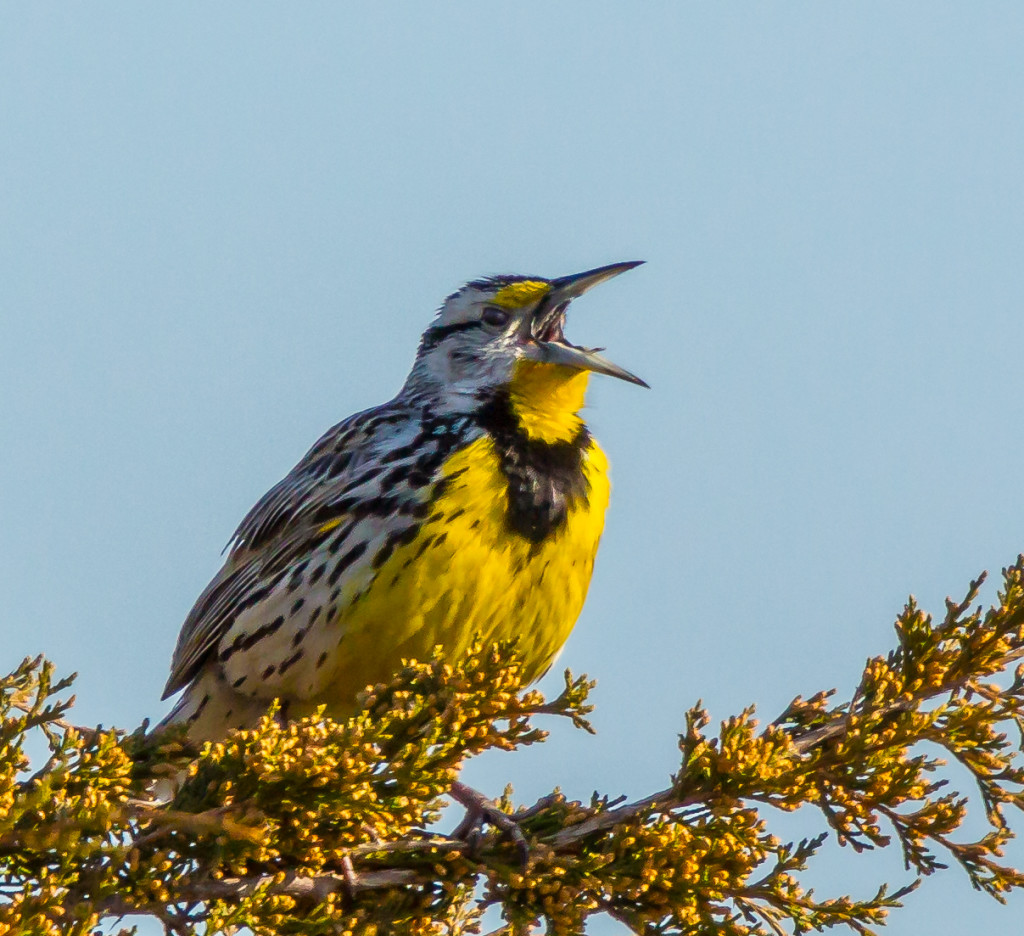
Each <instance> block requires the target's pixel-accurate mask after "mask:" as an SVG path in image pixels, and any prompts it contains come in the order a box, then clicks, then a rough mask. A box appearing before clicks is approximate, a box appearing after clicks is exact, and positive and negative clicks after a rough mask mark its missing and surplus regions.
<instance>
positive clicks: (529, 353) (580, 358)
mask: <svg viewBox="0 0 1024 936" xmlns="http://www.w3.org/2000/svg"><path fill="white" fill-rule="evenodd" d="M524 357H526V358H529V359H530V360H532V361H540V362H541V363H543V364H561V365H562V366H563V367H574V368H575V369H576V370H588V371H593V372H594V373H595V374H607V375H608V376H609V377H618V378H619V379H620V380H628V381H629V382H630V383H635V384H639V385H640V386H641V387H648V388H650V384H648V383H647V382H646V381H644V380H641V379H640V378H639V377H637V376H636V374H631V373H630V372H629V371H628V370H626V369H625V368H624V367H619V365H618V364H613V363H612V362H611V361H609V360H608V359H607V358H605V357H602V356H601V355H600V354H598V353H597V350H596V349H590V348H577V347H576V345H571V344H568V343H563V342H561V341H534V342H532V343H531V344H530V345H529V346H528V347H527V348H526V353H525V354H524Z"/></svg>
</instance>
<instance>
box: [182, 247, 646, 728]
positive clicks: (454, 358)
mask: <svg viewBox="0 0 1024 936" xmlns="http://www.w3.org/2000/svg"><path fill="white" fill-rule="evenodd" d="M638 263H639V261H636V262H629V263H615V264H611V265H609V266H605V267H600V268H599V269H595V270H589V271H587V272H585V273H580V274H577V275H574V276H566V277H561V278H559V279H552V280H548V279H543V278H541V277H534V276H529V277H527V276H496V277H491V278H488V279H482V280H476V281H473V282H471V283H468V284H467V285H465V286H463V287H462V288H461V289H460V290H458V291H457V292H455V293H453V294H452V295H451V296H449V297H448V298H447V299H446V300H445V302H444V304H443V306H442V307H441V310H440V311H439V313H438V314H437V317H436V319H435V320H434V321H433V323H432V324H431V325H430V327H429V328H428V329H427V330H426V331H425V332H424V334H423V337H422V339H421V341H420V345H419V351H418V353H417V355H416V361H415V363H414V364H413V367H412V371H411V373H410V374H409V377H408V379H407V380H406V382H405V386H404V387H403V388H402V390H401V392H400V393H399V394H398V396H396V397H395V398H394V399H393V400H392V401H391V402H390V403H385V404H384V405H383V406H379V407H376V408H374V409H369V410H366V411H365V412H362V413H357V414H356V415H354V416H351V417H350V418H349V419H346V420H345V421H344V422H342V423H339V424H338V425H337V426H335V427H334V428H333V429H330V430H329V431H328V432H327V433H326V434H325V435H324V436H323V437H322V438H321V439H320V440H319V441H318V442H317V443H316V444H315V445H314V446H313V448H311V449H310V450H309V452H308V453H307V454H306V455H305V457H304V458H303V459H302V460H301V461H300V462H299V463H298V464H297V465H296V466H295V467H294V468H293V469H292V470H291V472H289V474H288V475H287V476H286V477H285V478H284V479H283V480H282V481H281V482H279V483H278V484H277V485H275V486H274V487H273V488H271V489H270V491H268V492H267V494H266V495H265V496H264V497H263V498H262V499H261V500H260V501H259V503H257V504H256V506H255V507H253V509H252V510H251V511H250V512H249V514H248V515H247V516H246V517H245V519H244V520H243V521H242V523H241V525H240V526H239V527H238V529H237V530H236V531H235V534H234V537H233V538H232V540H231V543H230V552H229V555H228V558H227V561H226V562H225V564H224V567H223V568H222V569H221V570H220V572H218V573H217V575H216V576H215V577H214V579H213V581H212V582H210V584H209V585H208V586H207V588H206V590H205V591H204V592H203V593H202V594H201V595H200V596H199V599H198V600H197V601H196V603H195V606H194V607H193V608H192V610H191V612H190V613H189V615H188V617H187V619H186V620H185V623H184V625H183V626H182V629H181V634H180V635H179V637H178V644H177V647H176V649H175V652H174V658H173V661H172V664H171V675H170V678H169V679H168V681H167V687H166V690H165V692H164V698H167V697H168V696H170V695H172V694H173V693H175V692H178V691H179V690H182V689H183V690H184V693H183V695H182V697H181V699H180V700H179V701H178V703H177V704H176V705H175V707H174V709H173V710H172V711H171V713H170V714H169V715H168V716H167V718H166V719H165V721H164V724H180V723H185V724H186V725H187V726H188V734H189V736H190V737H192V738H194V739H196V740H205V739H216V738H220V737H223V736H224V734H225V733H226V732H227V731H228V730H229V729H231V728H237V727H249V726H251V725H253V724H254V723H255V722H256V720H257V719H258V718H259V717H260V716H261V715H262V714H264V712H265V711H266V709H267V707H268V706H269V704H270V703H271V701H272V700H274V699H279V700H280V704H281V709H282V714H283V715H284V716H285V717H289V716H291V717H297V716H301V715H303V714H307V713H308V712H310V711H312V710H313V709H315V708H316V707H317V706H318V705H326V706H327V711H328V712H329V713H330V714H335V715H343V714H346V713H348V712H351V711H352V710H353V708H354V706H355V702H356V696H357V694H358V693H359V692H360V691H361V690H362V689H363V688H365V687H366V686H367V685H369V684H372V683H376V682H380V681H383V680H385V679H387V678H388V677H389V676H391V675H392V674H393V673H394V672H395V671H396V670H397V669H398V668H399V666H400V663H401V660H402V659H403V658H417V659H421V660H423V659H427V658H429V656H430V654H431V653H432V651H433V648H434V647H435V646H436V645H441V646H443V647H444V649H445V651H446V652H447V653H448V654H450V655H451V657H452V658H453V659H457V658H458V656H459V655H460V654H461V653H463V652H464V651H465V650H466V648H467V647H468V645H469V644H470V643H471V642H472V640H473V638H474V636H475V635H478V634H479V635H480V636H482V637H483V638H484V639H486V640H488V641H496V640H505V639H511V638H514V637H517V638H519V648H520V652H521V653H522V655H523V658H524V663H525V667H526V676H527V678H528V679H535V678H538V677H539V676H541V675H542V674H543V673H544V672H545V670H546V669H547V668H548V667H549V666H550V665H551V663H552V661H553V660H554V658H555V656H556V654H557V653H558V651H559V649H560V648H561V646H562V644H563V643H564V642H565V640H566V638H567V637H568V636H569V632H570V631H571V630H572V627H573V625H574V624H575V622H576V618H577V617H578V615H579V613H580V610H581V608H582V607H583V600H584V597H585V596H586V592H587V587H588V585H589V583H590V577H591V571H592V569H593V564H594V556H595V553H596V552H597V546H598V541H599V539H600V537H601V531H602V528H603V525H604V514H605V508H606V507H607V504H608V493H609V484H608V463H607V460H606V458H605V456H604V453H603V452H602V451H601V449H600V448H599V447H598V445H597V443H596V442H595V441H594V439H593V438H592V437H591V435H590V433H589V432H588V430H587V427H586V425H585V424H584V422H583V420H582V418H581V417H580V415H579V414H580V410H581V408H582V407H583V403H584V393H585V390H586V386H587V378H588V376H589V374H590V372H596V373H599V374H608V375H611V376H613V377H620V378H622V379H624V380H628V381H631V382H633V383H636V384H641V385H642V386H646V384H644V382H643V381H642V380H640V379H639V378H638V377H635V376H634V375H633V374H631V373H629V372H628V371H626V370H623V369H622V368H621V367H618V366H617V365H615V364H612V363H611V362H610V361H608V360H606V359H605V358H603V357H601V356H600V355H599V354H598V353H597V350H594V349H589V348H582V347H578V346H576V345H573V344H570V343H569V342H568V341H567V340H566V338H565V337H564V335H563V333H562V328H563V325H564V323H565V314H566V308H567V306H568V304H569V302H570V301H571V300H573V299H575V298H577V297H578V296H580V295H582V294H583V293H584V292H586V291H587V290H588V289H590V288H591V287H592V286H595V285H597V284H598V283H601V282H604V281H605V280H607V279H610V278H611V277H613V276H617V275H618V274H620V273H623V272H625V271H626V270H629V269H631V268H633V267H635V266H637V265H638ZM598 350H600V349H598Z"/></svg>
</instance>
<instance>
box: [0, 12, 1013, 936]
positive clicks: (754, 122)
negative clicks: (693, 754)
mask: <svg viewBox="0 0 1024 936" xmlns="http://www.w3.org/2000/svg"><path fill="white" fill-rule="evenodd" d="M1022 49H1024V7H1022V6H1021V5H1020V4H1019V3H996V2H993V3H986V4H967V3H961V4H951V3H941V2H927V3H925V2H921V3H900V4H890V3H880V2H876V3H868V2H865V3H858V4H823V3H786V4H757V5H752V4H742V5H741V4H684V3H648V4H643V5H641V4H625V3H620V4H608V3H600V2H588V3H561V4H547V3H525V2H523V3H518V4H515V5H507V6H504V7H499V6H497V5H491V4H476V3H462V4H458V3H449V4H445V5H437V6H433V5H431V7H430V8H428V7H427V6H426V5H421V4H411V3H395V4H388V5H386V6H377V5H363V6H357V5H355V4H345V5H342V4H323V3H321V4H317V3H305V4H301V5H288V6H283V5H271V4H250V3H245V4H242V3H233V4H232V3H222V4H216V5H211V4H196V3H193V4H187V3H181V4H175V5H173V7H172V6H164V7H160V8H157V7H154V6H152V5H145V6H140V5H137V4H126V3H125V4H116V3H108V4H103V5H95V4H93V5H56V4H34V5H28V4H6V5H4V6H3V7H0V218H2V223H0V361H2V363H0V400H2V406H0V440H2V443H0V444H2V454H0V517H2V520H0V556H2V562H0V633H2V636H3V643H2V647H3V649H2V660H0V662H2V664H3V667H4V668H11V667H13V666H14V665H15V664H16V663H17V661H18V660H20V659H21V657H22V656H23V655H26V654H36V653H38V652H45V653H46V654H47V655H48V656H50V657H51V658H52V659H54V660H55V661H56V662H57V663H58V664H59V665H60V666H61V667H62V668H63V669H64V670H71V669H77V670H78V671H79V673H80V676H79V680H78V684H77V688H78V693H79V698H80V703H79V707H78V710H77V714H78V718H79V719H80V720H82V721H84V722H90V723H94V722H100V721H102V722H103V723H106V724H111V723H113V724H118V725H122V726H126V727H132V726H134V725H136V724H137V723H138V722H139V721H140V720H141V719H142V718H143V717H144V716H151V717H152V716H159V715H161V714H162V713H163V712H164V711H165V710H166V705H165V704H162V703H160V702H159V697H160V692H161V689H162V687H163V683H164V680H165V678H166V675H167V668H168V661H169V658H170V654H171V651H172V648H173V646H174V642H175V638H176V635H177V632H178V628H179V626H180V623H181V621H182V619H183V618H184V616H185V614H186V612H187V611H188V609H189V607H190V606H191V604H192V602H193V600H194V599H195V597H196V595H197V594H198V593H199V591H200V590H201V589H202V588H203V586H204V585H205V584H206V582H207V581H208V579H209V578H210V576H211V575H212V574H213V573H214V572H215V570H216V569H217V568H218V566H219V564H220V550H221V547H222V546H223V545H224V543H225V542H226V540H227V539H228V537H229V536H230V534H231V532H232V530H233V529H234V527H235V525H236V523H237V522H238V521H239V519H240V518H241V517H242V515H243V514H244V513H245V511H246V510H247V509H248V508H249V506H250V505H251V504H252V503H253V502H254V501H255V500H256V499H257V498H258V497H259V496H260V495H261V494H262V493H263V492H264V491H265V490H266V489H267V488H268V487H269V486H270V485H272V484H273V483H274V482H275V481H277V480H278V478H279V477H281V476H282V475H283V474H284V473H285V472H286V471H287V470H288V469H289V468H290V467H291V465H292V464H293V463H294V462H295V461H296V460H297V459H298V458H299V457H300V456H301V455H302V453H303V452H304V451H305V450H306V448H307V447H308V446H309V445H310V444H311V443H312V442H313V441H314V440H315V439H316V438H317V436H318V435H319V434H320V433H321V432H322V431H323V430H324V429H325V428H327V427H328V426H330V425H332V424H333V423H335V422H336V421H338V420H339V419H341V418H342V417H344V416H347V415H348V414H350V413H352V412H354V411H355V410H357V409H361V408H363V407H366V406H371V405H374V404H376V403H379V402H383V401H384V400H386V399H388V398H390V397H391V396H392V395H393V394H394V392H395V391H396V390H397V389H398V387H399V386H400V385H401V383H402V381H403V379H404V377H405V374H406V371H407V369H408V366H409V364H410V362H411V360H412V355H413V352H414V349H415V346H416V341H417V338H418V336H419V334H420V332H421V331H422V330H423V328H424V327H425V326H426V325H427V323H428V321H429V319H430V317H431V315H432V313H433V310H434V309H435V308H436V307H437V305H438V303H439V302H440V300H441V299H442V298H443V297H444V296H445V295H446V294H447V293H449V292H451V291H452V290H453V289H454V288H455V287H457V286H458V285H459V284H460V283H461V282H462V281H464V280H466V279H469V278H472V277H475V276H478V275H480V274H486V273H497V272H521V273H539V274H542V275H548V276H556V275H560V274H566V273H572V272H576V271H579V270H582V269H586V268H588V267H592V266H596V265H599V264H604V263H609V262H612V261H617V260H630V259H634V258H643V259H646V260H647V261H648V264H647V265H646V266H644V267H642V268H640V269H639V270H636V271H634V272H631V273H629V274H627V275H625V276H623V277H622V278H621V279H618V280H616V281H615V282H614V283H611V284H608V285H606V286H604V287H602V288H601V289H599V290H596V291H595V292H593V293H591V294H590V295H588V296H587V297H586V299H584V300H582V301H581V302H579V303H577V305H576V306H575V307H574V309H573V311H572V315H571V318H570V328H569V334H570V337H571V338H573V339H574V340H576V341H577V342H586V343H591V344H600V345H604V346H607V348H608V349H609V352H608V353H609V356H610V357H612V358H613V359H614V360H615V361H617V362H620V363H622V364H623V365H624V366H626V367H629V368H630V369H633V370H635V371H636V372H637V373H639V374H640V375H641V376H643V377H644V378H646V379H647V380H648V381H649V382H650V384H651V386H652V389H651V390H649V391H645V390H642V389H640V388H637V387H633V386H629V385H626V384H622V383H620V382H617V381H612V380H608V379H604V380H602V379H597V380H595V381H594V385H593V390H592V393H591V407H590V417H589V418H590V422H591V426H592V428H593V429H594V431H595V433H596V434H597V436H598V437H599V438H600V440H601V441H602V443H603V444H604V446H605V448H606V450H607V451H608V453H609V455H610V457H611V460H612V464H613V470H614V485H615V490H614V493H613V499H612V508H611V512H610V514H609V517H608V525H607V531H606V535H605V540H604V543H603V545H602V550H601V555H600V558H599V562H598V566H597V571H596V575H595V579H594V584H593V587H592V589H591V593H590V599H589V601H588V604H587V607H586V609H585V611H584V613H583V616H582V618H581V620H580V622H579V626H578V627H577V629H576V631H575V633H574V635H573V637H572V639H571V640H570V642H569V644H568V645H567V647H566V650H565V653H564V654H563V657H562V662H563V663H564V664H565V665H568V666H571V667H572V668H573V669H574V670H575V671H577V672H579V671H586V672H588V673H590V674H591V675H592V676H595V677H597V678H598V680H599V686H598V690H597V693H596V698H595V701H596V702H597V705H598V709H597V713H596V724H597V727H598V729H599V734H598V735H597V737H596V738H590V737H586V736H583V735H579V736H577V734H576V733H574V732H572V731H570V730H558V731H556V732H555V734H554V736H553V738H552V740H551V741H550V742H549V743H548V744H545V745H542V746H539V747H538V748H535V749H532V750H529V751H526V752H523V753H519V754H516V755H514V756H509V755H496V756H494V757H492V758H488V759H484V760H482V761H480V762H478V763H474V764H472V765H471V766H470V768H469V769H468V771H467V774H466V776H467V779H469V780H470V781H471V782H473V783H474V784H476V785H477V786H479V787H481V788H483V789H485V790H488V791H490V792H493V793H495V794H496V793H498V792H499V791H500V790H501V788H502V786H503V785H504V783H505V782H506V781H511V782H513V783H514V784H515V786H516V789H517V793H518V795H519V796H520V797H521V798H522V799H524V800H530V799H532V798H534V797H536V796H538V795H540V794H542V793H544V792H546V791H549V790H550V789H551V788H552V787H553V786H554V785H556V784H561V785H562V787H563V788H564V789H565V790H566V791H567V792H568V793H570V794H573V795H577V796H587V795H589V793H590V791H591V790H593V789H594V788H595V787H598V788H600V789H601V790H602V791H606V792H610V793H612V794H615V793H619V792H624V793H627V794H629V795H631V796H638V795H644V794H646V793H649V792H652V791H654V790H655V789H660V788H662V787H664V786H665V785H666V783H667V779H668V775H669V773H670V772H671V771H672V770H673V767H674V765H675V764H676V757H677V752H676V748H675V739H676V733H677V732H678V731H679V730H680V729H681V727H682V724H683V712H684V710H685V709H686V708H687V707H688V706H689V705H691V704H692V703H693V702H694V701H695V700H696V699H698V698H703V699H704V700H705V702H706V703H707V704H708V705H709V706H710V708H711V710H712V713H713V715H714V716H715V718H716V719H718V718H721V717H725V716H727V715H729V714H732V713H735V712H737V711H738V710H740V709H741V708H742V707H743V706H745V705H747V704H749V703H756V704H757V706H758V709H759V711H760V712H761V713H762V714H763V715H765V716H767V717H771V716H774V715H775V714H777V713H778V712H779V711H780V710H781V709H782V708H783V707H784V706H785V704H786V703H787V702H788V701H789V699H791V698H792V697H793V696H794V695H795V694H796V693H804V694H808V693H810V692H813V691H815V690H818V689H821V688H825V687H830V686H839V687H841V688H842V689H843V690H845V691H849V690H850V689H852V687H853V685H854V684H855V682H856V680H857V678H858V675H859V672H860V669H861V667H862V665H863V662H864V659H865V658H866V657H867V656H869V655H874V654H877V653H882V652H885V651H887V650H888V649H889V648H890V647H891V645H892V643H893V635H892V630H891V622H892V619H893V617H894V615H895V614H896V613H897V612H898V611H899V609H900V607H901V605H902V603H903V601H904V600H905V598H906V596H907V594H908V593H911V592H913V593H914V594H915V595H917V596H918V597H919V599H920V600H921V601H922V602H923V604H924V605H925V606H926V607H928V608H931V609H933V610H937V611H938V610H941V609H942V600H943V598H944V596H946V595H947V594H953V595H956V596H959V595H961V594H962V592H963V591H964V590H965V588H966V585H967V582H968V580H969V579H970V578H971V577H972V576H974V575H976V574H977V573H978V572H979V571H980V570H981V569H990V570H992V571H993V572H994V573H998V570H999V569H1000V567H1001V566H1003V565H1005V564H1007V563H1008V562H1010V561H1012V560H1013V559H1014V558H1015V556H1016V555H1017V553H1018V552H1019V551H1020V550H1022V549H1024V525H1022V520H1024V507H1022V506H1021V499H1020V479H1021V465H1022V463H1024V440H1022V433H1021V398H1022V394H1021V391H1022V378H1021V361H1020V358H1021V348H1020V345H1021V306H1022V303H1021V296H1022V294H1024V263H1022V247H1024V212H1022V209H1024V204H1022V202H1024V198H1022V195H1024V171H1022V168H1024V160H1022V155H1024V154H1022V147H1024V123H1022V117H1024V55H1022V52H1021V50H1022ZM992 594H993V590H992V589H990V590H989V591H988V592H987V593H986V597H988V598H991V597H992ZM5 671H6V669H5ZM545 685H547V686H548V688H553V687H555V686H556V685H557V682H556V681H548V682H547V683H545ZM957 778H958V780H959V782H961V783H964V782H965V778H964V777H963V776H961V775H957ZM1018 826H1019V827H1024V823H1021V822H1018ZM810 827H811V823H810V819H808V820H807V821H805V820H804V819H803V818H801V817H797V818H796V819H795V820H794V819H790V820H788V821H787V822H784V823H780V824H779V825H778V829H779V830H780V832H781V833H782V834H792V835H800V834H803V833H805V832H806V831H807V830H808V829H809V828H810ZM975 828H977V826H975ZM1015 856H1016V860H1017V862H1018V864H1024V848H1022V847H1021V846H1019V845H1018V846H1016V847H1015ZM886 876H888V877H890V878H891V879H893V880H905V879H906V878H905V876H904V875H903V872H902V867H901V863H900V861H899V858H898V856H897V855H896V854H895V853H894V854H893V855H892V856H884V855H883V856H877V855H876V856H863V855H862V856H856V855H853V854H852V853H851V852H850V850H849V849H842V850H840V849H838V848H833V849H831V850H830V851H829V852H828V853H827V854H826V855H825V856H824V857H823V858H822V859H821V860H820V861H819V862H817V863H816V864H815V866H814V867H813V869H812V873H811V876H810V879H811V880H813V882H814V883H815V884H816V885H817V886H818V887H819V889H820V893H822V894H825V893H834V892H837V891H841V892H846V891H850V892H852V893H854V894H855V895H859V896H864V895H867V894H868V893H870V892H873V887H874V885H875V883H876V882H877V881H878V880H880V879H883V878H885V877H886ZM1022 911H1024V898H1022V897H1021V896H1017V897H1015V898H1014V899H1013V900H1012V901H1011V904H1010V905H1009V907H1001V906H999V905H998V904H996V903H995V902H994V901H992V900H990V899H989V898H986V897H983V896H982V895H979V894H977V893H975V892H974V891H972V889H971V888H970V886H969V885H968V883H967V881H966V878H965V877H964V876H963V875H962V874H961V873H960V872H959V871H958V870H950V871H949V872H946V873H945V874H943V875H941V876H940V877H939V878H936V879H932V880H930V881H927V882H925V885H924V886H923V887H922V888H921V889H920V890H919V891H917V892H916V893H915V894H913V895H912V896H911V897H910V898H909V899H908V909H906V910H904V911H903V912H900V913H897V914H896V915H895V916H894V917H893V918H892V923H891V926H890V927H889V932H891V933H894V934H898V936H918V934H921V936H924V934H929V936H935V934H940V936H941V934H967V933H978V932H992V933H1012V932H1019V931H1020V928H1021V926H1022V923H1021V914H1022ZM592 929H593V931H594V932H596V933H602V934H603V933H615V932H618V929H617V928H615V927H613V926H611V925H610V924H609V925H608V926H601V927H598V926H595V927H593V928H592Z"/></svg>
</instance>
